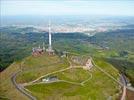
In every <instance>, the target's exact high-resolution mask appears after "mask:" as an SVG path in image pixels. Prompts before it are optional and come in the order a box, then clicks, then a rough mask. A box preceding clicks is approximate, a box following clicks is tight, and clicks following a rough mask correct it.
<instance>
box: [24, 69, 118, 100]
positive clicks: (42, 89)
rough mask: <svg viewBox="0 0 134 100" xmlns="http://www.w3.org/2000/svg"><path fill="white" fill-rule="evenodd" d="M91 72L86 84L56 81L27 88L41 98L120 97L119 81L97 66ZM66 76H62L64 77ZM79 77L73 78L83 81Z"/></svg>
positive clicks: (102, 99) (85, 99)
mask: <svg viewBox="0 0 134 100" xmlns="http://www.w3.org/2000/svg"><path fill="white" fill-rule="evenodd" d="M83 73H84V74H85V73H86V71H85V72H84V71H83ZM90 73H91V74H92V75H93V77H92V79H90V80H89V81H87V82H86V83H85V85H84V86H80V85H74V84H69V83H64V82H55V83H50V84H38V85H31V86H27V87H26V88H27V89H28V90H30V91H31V92H32V94H33V95H34V96H36V97H37V98H38V99H39V100H44V99H45V100H53V99H54V100H98V99H99V100H106V99H108V98H109V97H110V96H112V100H116V99H117V98H118V95H116V93H118V92H119V87H118V84H117V83H115V82H114V81H113V80H112V79H109V77H107V76H106V75H105V74H103V73H102V72H100V71H99V70H98V69H96V68H93V69H92V71H91V72H90ZM71 75H72V76H74V75H75V74H74V73H70V76H71ZM65 76H68V74H65ZM65 76H61V77H62V78H64V77H65ZM76 77H77V78H76ZM78 78H79V75H76V76H75V78H73V80H75V81H77V82H81V81H78V80H77V79H78ZM83 79H84V78H83ZM65 80H66V78H65ZM67 80H68V79H67Z"/></svg>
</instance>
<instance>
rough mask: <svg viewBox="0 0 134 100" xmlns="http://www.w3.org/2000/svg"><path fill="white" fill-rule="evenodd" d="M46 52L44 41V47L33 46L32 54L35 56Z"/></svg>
mask: <svg viewBox="0 0 134 100" xmlns="http://www.w3.org/2000/svg"><path fill="white" fill-rule="evenodd" d="M44 52H45V46H44V42H43V46H42V48H41V47H40V45H39V47H34V48H32V55H33V56H40V55H42V54H43V53H44Z"/></svg>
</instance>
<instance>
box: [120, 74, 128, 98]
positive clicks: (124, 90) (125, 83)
mask: <svg viewBox="0 0 134 100" xmlns="http://www.w3.org/2000/svg"><path fill="white" fill-rule="evenodd" d="M120 78H121V82H122V84H123V93H122V96H121V100H126V86H127V80H126V77H125V75H123V74H121V76H120Z"/></svg>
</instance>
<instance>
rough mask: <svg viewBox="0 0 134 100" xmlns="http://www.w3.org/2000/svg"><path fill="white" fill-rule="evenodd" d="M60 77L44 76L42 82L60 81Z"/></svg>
mask: <svg viewBox="0 0 134 100" xmlns="http://www.w3.org/2000/svg"><path fill="white" fill-rule="evenodd" d="M58 80H59V79H58V78H57V76H49V77H47V78H43V79H42V82H46V83H50V82H55V81H58Z"/></svg>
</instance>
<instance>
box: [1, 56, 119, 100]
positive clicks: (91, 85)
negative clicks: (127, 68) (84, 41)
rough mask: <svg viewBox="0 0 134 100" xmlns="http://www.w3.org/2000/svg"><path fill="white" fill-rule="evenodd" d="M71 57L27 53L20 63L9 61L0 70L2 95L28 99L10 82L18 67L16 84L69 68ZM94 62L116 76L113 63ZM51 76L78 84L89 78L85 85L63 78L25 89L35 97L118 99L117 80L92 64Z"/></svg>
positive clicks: (60, 99)
mask: <svg viewBox="0 0 134 100" xmlns="http://www.w3.org/2000/svg"><path fill="white" fill-rule="evenodd" d="M70 56H71V55H70ZM75 56H76V55H75ZM79 57H80V56H79ZM83 57H84V56H83ZM85 57H87V56H85ZM70 58H71V57H70ZM70 58H69V59H68V58H66V57H64V58H62V59H61V58H60V57H58V56H56V55H55V56H49V55H42V56H40V57H32V56H30V57H27V58H26V59H24V60H23V61H22V62H18V63H14V64H12V65H11V67H8V69H6V70H5V72H3V73H2V77H3V78H2V80H3V83H2V84H1V86H2V90H1V96H3V97H5V96H6V97H7V98H15V99H14V100H19V99H18V98H23V100H27V98H26V97H25V96H23V95H22V94H21V93H20V92H18V90H16V89H15V87H14V86H13V85H12V82H11V80H10V77H9V76H11V75H12V74H13V73H14V72H16V71H17V70H20V68H21V69H22V72H21V73H20V74H18V75H17V80H16V81H17V83H19V84H20V83H26V82H31V81H33V80H35V79H37V78H39V77H41V76H42V75H46V74H48V73H52V72H54V71H58V70H61V69H65V68H68V67H69V66H70V62H72V61H70V60H71V59H70ZM83 59H84V58H83ZM94 61H95V63H96V64H97V65H98V66H100V67H101V68H103V69H104V70H106V71H107V72H108V73H109V74H111V75H112V76H113V77H115V78H116V79H118V78H119V76H118V71H117V70H116V69H115V68H113V66H112V65H110V64H109V63H106V62H104V61H103V60H101V59H99V58H98V59H96V58H95V59H94ZM23 62H24V63H23ZM22 63H23V64H22ZM21 65H22V66H21ZM20 66H21V67H20ZM91 75H92V77H91ZM50 76H57V77H58V79H60V80H65V81H70V82H76V83H81V82H83V81H86V80H87V79H89V78H90V79H89V80H87V81H86V82H85V83H84V85H81V84H80V85H76V84H72V83H68V82H63V81H62V82H54V83H50V84H36V85H29V86H26V87H25V88H26V89H28V90H29V91H31V93H32V95H33V96H35V97H37V100H98V99H99V100H106V99H108V98H110V97H112V99H113V100H116V99H117V98H118V95H117V94H118V93H119V85H118V83H116V82H114V81H113V80H112V79H110V78H109V77H108V76H107V75H105V74H104V73H103V72H101V71H100V70H98V69H97V68H96V67H95V66H94V67H93V68H92V69H91V70H90V71H87V70H83V69H82V68H70V69H67V70H65V71H62V72H57V73H53V74H50ZM46 77H47V76H46ZM3 91H4V92H3ZM16 95H17V96H16ZM15 96H16V97H15Z"/></svg>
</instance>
